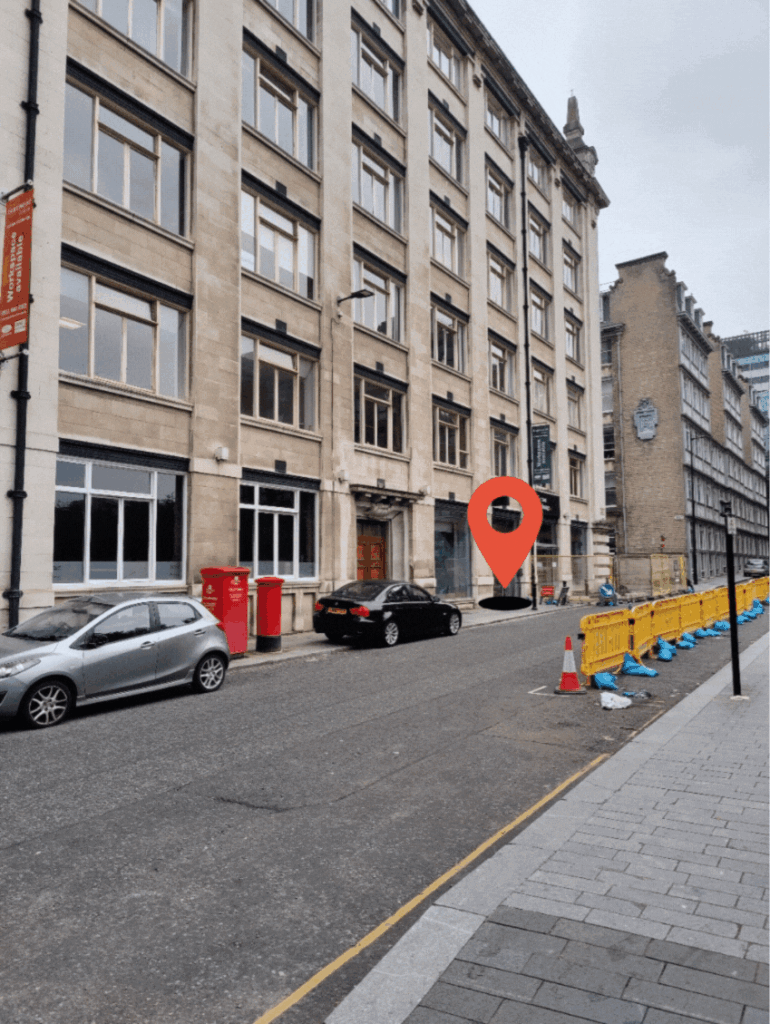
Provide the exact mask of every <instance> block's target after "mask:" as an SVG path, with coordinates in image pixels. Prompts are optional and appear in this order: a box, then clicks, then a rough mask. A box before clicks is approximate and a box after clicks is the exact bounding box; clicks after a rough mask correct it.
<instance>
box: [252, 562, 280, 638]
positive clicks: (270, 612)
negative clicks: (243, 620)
mask: <svg viewBox="0 0 770 1024" xmlns="http://www.w3.org/2000/svg"><path fill="white" fill-rule="evenodd" d="M282 587H283V580H282V579H281V578H280V576H260V578H259V579H258V580H257V650H258V651H262V652H263V653H264V654H269V653H271V652H275V651H280V649H281V592H282V591H281V588H282Z"/></svg>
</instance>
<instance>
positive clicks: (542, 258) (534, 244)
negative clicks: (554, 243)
mask: <svg viewBox="0 0 770 1024" xmlns="http://www.w3.org/2000/svg"><path fill="white" fill-rule="evenodd" d="M527 237H528V239H529V241H528V245H529V254H530V256H532V257H533V259H536V260H537V261H538V262H539V263H542V265H543V266H544V267H547V266H548V256H549V252H548V250H549V245H548V225H547V224H546V222H545V221H544V220H543V218H542V217H540V216H539V215H538V214H537V213H535V211H534V210H530V211H529V214H528V217H527Z"/></svg>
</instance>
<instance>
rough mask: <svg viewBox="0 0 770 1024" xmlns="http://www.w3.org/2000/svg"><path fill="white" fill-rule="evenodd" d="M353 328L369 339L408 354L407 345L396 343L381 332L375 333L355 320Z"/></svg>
mask: <svg viewBox="0 0 770 1024" xmlns="http://www.w3.org/2000/svg"><path fill="white" fill-rule="evenodd" d="M353 327H354V329H355V330H357V331H361V332H362V334H365V335H366V336H367V338H376V339H377V341H384V342H385V344H386V345H392V346H393V348H397V349H398V350H399V352H407V351H408V349H407V347H406V345H405V344H404V343H403V342H401V341H394V340H393V338H389V337H388V336H387V334H380V332H379V331H375V330H374V329H373V328H372V327H367V326H366V324H359V323H356V321H355V320H353Z"/></svg>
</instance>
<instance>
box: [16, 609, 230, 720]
mask: <svg viewBox="0 0 770 1024" xmlns="http://www.w3.org/2000/svg"><path fill="white" fill-rule="evenodd" d="M229 662H230V651H229V648H228V646H227V638H226V636H225V633H224V629H223V627H222V626H221V625H220V623H219V622H218V621H217V620H216V618H215V617H214V616H213V615H212V614H211V612H209V611H208V610H207V609H206V608H204V607H203V605H201V604H200V603H199V602H198V601H196V600H195V599H194V598H190V597H183V596H178V597H177V596H161V595H160V594H137V593H133V594H130V593H122V594H121V593H113V594H91V595H87V596H83V597H76V598H73V599H72V600H71V601H65V602H63V603H62V604H57V605H55V606H54V607H53V608H49V609H47V610H46V611H44V612H40V613H39V614H38V615H35V616H33V617H32V618H30V619H27V620H26V622H22V623H20V624H19V625H18V626H14V627H13V629H9V630H7V631H6V632H5V633H3V634H2V635H0V717H4V718H8V717H12V716H14V715H17V714H18V715H19V716H20V718H21V719H22V721H23V722H25V723H26V724H27V725H28V726H30V727H32V728H35V729H44V728H46V727H47V726H50V725H58V723H59V722H61V721H63V719H64V718H66V716H67V715H68V714H69V713H70V711H72V709H73V708H74V707H75V706H77V707H81V706H83V705H86V704H96V703H97V702H99V701H105V700H114V699H116V698H117V697H125V696H128V695H130V694H135V693H146V692H148V691H150V690H162V689H164V688H166V687H171V686H179V685H181V684H183V683H192V686H193V689H195V690H196V691H198V692H199V693H211V692H213V691H214V690H218V689H219V687H220V686H221V685H222V683H223V682H224V678H225V672H226V671H227V666H228V664H229Z"/></svg>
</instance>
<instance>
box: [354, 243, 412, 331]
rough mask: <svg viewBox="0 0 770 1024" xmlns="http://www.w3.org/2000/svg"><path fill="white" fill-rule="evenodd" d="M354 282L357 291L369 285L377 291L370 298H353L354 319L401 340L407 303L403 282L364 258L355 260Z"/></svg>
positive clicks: (369, 287)
mask: <svg viewBox="0 0 770 1024" xmlns="http://www.w3.org/2000/svg"><path fill="white" fill-rule="evenodd" d="M353 282H354V288H355V290H356V291H358V290H359V289H361V288H368V289H369V291H371V292H374V294H373V295H370V296H369V298H368V299H355V300H354V302H353V319H354V320H355V322H356V323H357V324H363V326H364V327H369V328H370V329H371V330H373V331H378V332H379V333H380V334H384V335H385V336H386V337H388V338H390V339H391V340H392V341H399V342H400V341H401V339H402V335H403V325H402V317H403V302H404V289H403V286H402V285H401V284H400V282H398V281H397V280H395V279H394V278H393V277H390V276H389V275H388V274H386V273H384V272H383V271H381V270H379V269H377V268H375V267H373V266H371V265H370V264H368V263H366V262H365V261H364V260H362V259H356V260H354V261H353Z"/></svg>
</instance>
